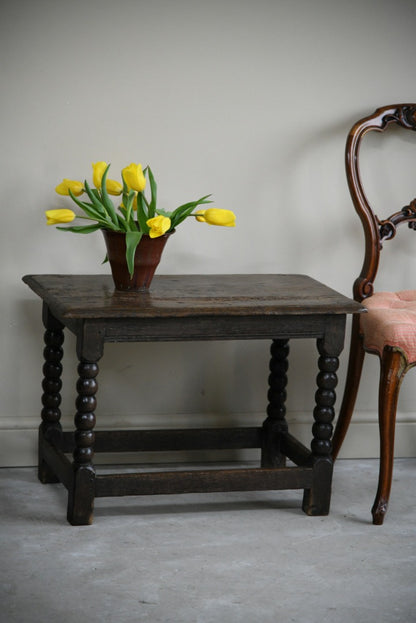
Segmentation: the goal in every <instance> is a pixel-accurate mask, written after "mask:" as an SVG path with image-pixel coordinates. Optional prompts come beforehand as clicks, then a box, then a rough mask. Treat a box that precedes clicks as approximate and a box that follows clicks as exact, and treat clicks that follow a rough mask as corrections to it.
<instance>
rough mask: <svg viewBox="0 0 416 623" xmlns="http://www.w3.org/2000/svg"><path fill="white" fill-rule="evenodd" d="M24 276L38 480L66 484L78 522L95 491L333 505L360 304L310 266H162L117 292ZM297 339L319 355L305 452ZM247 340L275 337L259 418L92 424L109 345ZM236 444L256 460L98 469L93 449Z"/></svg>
mask: <svg viewBox="0 0 416 623" xmlns="http://www.w3.org/2000/svg"><path fill="white" fill-rule="evenodd" d="M23 281H24V282H25V283H26V284H27V285H28V286H29V287H30V288H31V289H32V290H33V291H34V292H35V293H36V294H37V295H38V296H39V297H40V298H41V299H42V300H43V323H44V326H45V333H44V340H45V349H44V365H43V377H44V378H43V383H42V387H43V396H42V404H43V409H42V423H41V425H40V429H39V471H38V474H39V479H40V480H41V482H43V483H51V482H61V483H62V484H63V485H64V486H65V487H66V489H67V490H68V514H67V518H68V521H69V522H70V523H71V524H72V525H86V524H90V523H92V518H93V509H94V498H95V497H105V496H122V495H149V494H150V495H153V494H167V493H190V492H213V491H253V490H275V489H303V490H304V496H303V505H302V508H303V510H304V512H305V513H307V514H308V515H326V514H328V512H329V506H330V498H331V481H332V468H333V463H332V458H331V436H332V420H333V417H334V404H335V387H336V384H337V375H336V371H337V368H338V357H339V355H340V353H341V351H342V349H343V345H344V333H345V321H346V314H353V313H358V312H360V311H362V307H361V306H360V304H359V303H357V302H355V301H353V300H351V299H349V298H347V297H345V296H343V295H341V294H339V293H338V292H336V291H334V290H332V289H330V288H328V287H327V286H325V285H323V284H322V283H319V282H318V281H315V280H314V279H312V278H310V277H308V276H305V275H182V276H159V275H157V276H156V277H155V278H154V280H153V283H152V287H151V290H150V291H149V292H147V293H123V292H118V291H116V290H114V286H113V282H112V279H111V276H107V275H27V276H25V277H24V278H23ZM64 329H67V330H69V331H71V332H73V333H74V334H75V336H76V349H77V357H78V360H79V364H78V375H79V378H78V381H77V385H76V391H77V397H76V403H75V404H76V413H75V421H74V422H75V432H73V431H72V432H64V431H63V430H62V427H61V424H60V417H61V411H60V402H61V395H60V391H61V387H62V382H61V374H62V362H61V360H62V357H63V348H62V345H63V341H64ZM292 338H313V339H315V340H316V341H317V348H318V352H319V358H318V374H317V391H316V395H315V402H316V405H315V408H314V410H313V426H312V441H311V449H310V450H309V449H308V448H306V447H305V446H304V445H303V444H302V443H300V441H298V440H297V439H295V438H294V437H293V436H292V435H291V434H290V432H289V430H288V425H287V422H286V420H285V397H286V391H285V387H286V383H287V374H286V373H287V368H288V350H289V346H288V342H289V340H290V339H292ZM252 339H256V340H259V339H261V340H263V339H264V340H269V341H270V342H271V360H270V376H269V391H268V406H267V417H266V419H265V420H264V422H263V423H262V424H261V425H259V426H258V427H240V428H206V429H201V428H200V429H184V430H179V429H170V430H116V431H113V430H112V431H102V430H97V431H94V427H95V423H96V416H95V411H96V406H97V401H96V392H97V387H98V385H97V374H98V364H97V362H98V361H99V359H100V357H101V356H102V354H103V349H104V344H105V343H106V342H158V341H182V340H252ZM242 382H247V383H248V382H249V379H242ZM311 416H312V414H311ZM311 423H312V417H311ZM231 448H233V449H239V448H260V449H261V462H260V465H259V467H256V468H233V469H207V470H203V469H202V470H200V469H199V470H193V469H188V470H186V469H185V470H172V471H159V472H154V471H152V472H133V473H131V472H129V473H117V474H103V475H100V474H99V473H96V469H95V467H94V465H93V456H94V452H140V451H160V450H163V451H169V452H170V451H172V452H173V451H175V450H191V449H192V450H198V449H199V450H206V449H231ZM70 453H72V457H73V460H72V461H71V460H70V459H69V458H68V454H69V455H70ZM286 458H289V459H290V461H291V462H292V465H290V466H288V465H286ZM98 471H99V470H98Z"/></svg>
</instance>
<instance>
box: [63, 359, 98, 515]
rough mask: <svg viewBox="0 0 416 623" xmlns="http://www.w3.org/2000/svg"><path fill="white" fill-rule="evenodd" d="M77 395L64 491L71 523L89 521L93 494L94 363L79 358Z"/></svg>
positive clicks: (95, 387) (95, 403)
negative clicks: (68, 484) (70, 467)
mask: <svg viewBox="0 0 416 623" xmlns="http://www.w3.org/2000/svg"><path fill="white" fill-rule="evenodd" d="M78 374H79V379H78V382H77V392H78V397H77V399H76V409H77V412H76V414H75V418H74V422H75V428H76V430H75V439H74V440H75V449H74V452H73V459H74V460H73V470H74V474H73V483H72V486H71V488H70V489H69V494H68V514H67V517H68V521H69V523H71V524H72V525H74V526H81V525H88V524H91V523H92V520H93V511H94V495H95V469H94V466H93V463H92V459H93V457H94V439H95V434H94V426H95V413H94V411H95V408H96V405H97V401H96V397H95V394H96V392H97V388H98V385H97V381H96V378H95V377H96V376H97V374H98V365H97V364H96V363H94V362H88V361H81V362H80V363H79V365H78Z"/></svg>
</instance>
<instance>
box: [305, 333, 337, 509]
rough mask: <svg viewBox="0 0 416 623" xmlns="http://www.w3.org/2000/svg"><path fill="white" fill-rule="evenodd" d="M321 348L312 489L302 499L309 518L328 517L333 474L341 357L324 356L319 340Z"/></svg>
mask: <svg viewBox="0 0 416 623" xmlns="http://www.w3.org/2000/svg"><path fill="white" fill-rule="evenodd" d="M318 349H319V352H320V357H319V361H318V366H319V370H320V372H319V374H318V376H317V385H318V390H317V392H316V394H315V400H316V406H315V409H314V412H313V417H314V420H315V422H314V424H313V427H312V434H313V440H312V443H311V450H312V465H313V470H314V475H313V486H312V488H311V489H306V490H305V492H304V498H303V510H304V511H305V513H307V514H308V515H328V513H329V505H330V501H331V483H332V471H333V461H332V457H331V450H332V444H331V437H332V420H333V419H334V415H335V411H334V404H335V399H336V394H335V387H336V386H337V382H338V378H337V375H336V371H337V369H338V364H339V360H338V357H335V356H330V355H328V354H327V353H325V349H324V344H323V342H320V341H319V340H318Z"/></svg>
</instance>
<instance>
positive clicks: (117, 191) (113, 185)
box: [106, 180, 123, 195]
mask: <svg viewBox="0 0 416 623" xmlns="http://www.w3.org/2000/svg"><path fill="white" fill-rule="evenodd" d="M106 188H107V192H108V194H109V195H121V193H122V192H123V186H122V185H121V184H120V182H117V180H107V184H106Z"/></svg>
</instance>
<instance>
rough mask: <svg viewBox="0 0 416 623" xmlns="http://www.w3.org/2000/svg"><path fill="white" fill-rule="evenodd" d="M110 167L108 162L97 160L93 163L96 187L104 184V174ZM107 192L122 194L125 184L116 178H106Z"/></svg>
mask: <svg viewBox="0 0 416 623" xmlns="http://www.w3.org/2000/svg"><path fill="white" fill-rule="evenodd" d="M107 167H108V164H107V163H106V162H96V163H93V165H92V181H93V183H94V186H95V188H97V189H100V188H101V184H102V179H103V175H104V173H105V171H106V169H107ZM106 188H107V192H108V193H109V194H110V195H121V193H122V192H123V186H122V184H120V182H117V181H116V180H108V179H107V180H106Z"/></svg>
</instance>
